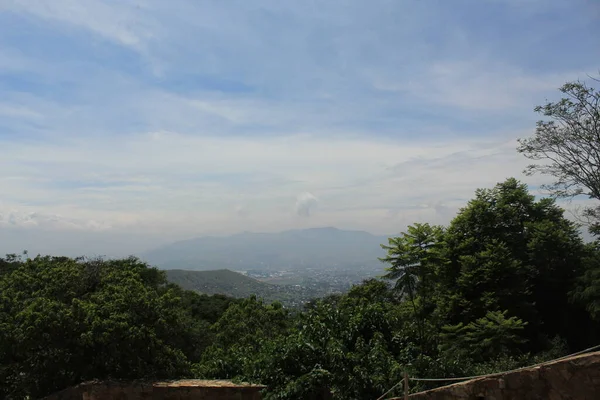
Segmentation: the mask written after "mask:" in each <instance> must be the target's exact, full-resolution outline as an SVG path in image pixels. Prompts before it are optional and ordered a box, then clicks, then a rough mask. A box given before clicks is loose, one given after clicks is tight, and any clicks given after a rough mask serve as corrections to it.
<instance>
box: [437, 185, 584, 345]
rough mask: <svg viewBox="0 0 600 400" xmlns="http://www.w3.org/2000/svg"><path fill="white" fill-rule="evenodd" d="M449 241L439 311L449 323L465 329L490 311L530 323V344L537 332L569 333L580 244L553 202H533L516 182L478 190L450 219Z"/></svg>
mask: <svg viewBox="0 0 600 400" xmlns="http://www.w3.org/2000/svg"><path fill="white" fill-rule="evenodd" d="M446 242H447V245H448V254H449V258H450V263H449V265H448V268H445V269H444V270H443V271H442V273H441V279H442V282H443V285H444V287H445V290H444V292H446V293H447V294H446V297H447V298H446V299H445V300H444V301H443V302H442V306H443V307H447V309H448V310H447V315H448V316H449V318H450V321H449V322H451V323H453V324H456V323H463V324H468V323H470V322H473V321H475V320H476V319H478V318H482V317H484V316H485V315H486V313H487V312H488V311H505V310H508V316H509V317H512V316H516V317H518V318H520V319H523V320H524V321H527V322H528V325H527V328H526V330H527V332H528V334H529V335H532V336H531V337H530V338H531V339H535V338H534V336H536V335H537V332H542V333H544V334H546V335H547V336H553V335H557V334H560V335H566V334H568V333H569V332H568V331H569V329H568V328H567V327H568V326H569V325H570V323H572V322H573V319H572V318H573V317H574V316H575V315H576V313H574V312H573V309H572V307H571V306H570V305H569V303H568V293H569V291H570V290H571V289H572V287H573V285H574V281H575V277H576V276H577V275H578V273H579V268H580V266H581V263H582V257H583V243H582V241H581V239H580V237H579V235H578V232H577V227H576V226H575V224H573V223H572V222H571V221H569V220H567V219H566V218H565V217H564V216H563V210H561V209H560V208H559V207H558V206H557V205H556V204H555V203H554V201H553V200H552V199H541V200H538V201H536V200H535V198H534V196H533V195H531V194H530V193H529V192H528V190H527V186H526V185H524V184H522V183H520V182H519V181H517V180H516V179H514V178H510V179H507V180H506V181H505V182H502V183H499V184H497V185H496V186H495V187H494V188H493V189H480V190H478V191H477V192H476V196H475V199H473V200H471V201H470V202H469V204H468V205H467V206H466V207H465V208H463V209H462V210H461V211H460V212H459V214H458V215H457V216H456V218H455V219H454V220H453V221H452V222H451V224H450V226H449V227H448V230H447V235H446ZM542 341H543V340H542ZM533 343H534V344H535V343H538V344H540V345H542V344H541V341H535V340H534V341H533Z"/></svg>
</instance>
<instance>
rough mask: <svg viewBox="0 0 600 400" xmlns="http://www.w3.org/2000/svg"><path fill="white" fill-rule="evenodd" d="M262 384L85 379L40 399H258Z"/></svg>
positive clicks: (259, 398)
mask: <svg viewBox="0 0 600 400" xmlns="http://www.w3.org/2000/svg"><path fill="white" fill-rule="evenodd" d="M263 388H264V386H260V385H249V384H235V383H232V382H230V381H210V380H181V381H171V382H99V381H93V382H85V383H82V384H80V385H77V386H74V387H71V388H68V389H65V390H63V391H61V392H58V393H55V394H53V395H50V396H48V397H45V398H44V399H43V400H261V394H260V391H261V390H262V389H263Z"/></svg>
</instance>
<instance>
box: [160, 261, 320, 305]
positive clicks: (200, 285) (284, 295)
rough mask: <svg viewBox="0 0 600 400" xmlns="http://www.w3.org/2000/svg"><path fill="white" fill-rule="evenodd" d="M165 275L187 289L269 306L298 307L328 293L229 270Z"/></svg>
mask: <svg viewBox="0 0 600 400" xmlns="http://www.w3.org/2000/svg"><path fill="white" fill-rule="evenodd" d="M165 273H166V276H167V280H168V281H169V282H172V283H175V284H177V285H179V286H181V287H182V288H183V289H186V290H193V291H195V292H198V293H202V294H208V295H212V294H221V295H225V296H230V297H235V298H244V297H249V296H252V295H255V296H257V297H259V298H262V299H264V300H265V301H266V302H268V303H271V302H274V301H279V302H281V303H282V304H283V305H284V306H287V307H298V306H300V305H301V304H303V303H304V302H306V301H308V300H310V299H312V298H315V297H322V296H323V295H324V294H326V293H328V291H327V288H323V289H321V290H319V289H316V288H314V289H313V288H307V287H301V286H300V285H297V286H296V285H273V284H270V283H266V282H261V281H259V280H256V279H253V278H250V277H248V276H245V275H242V274H240V273H238V272H234V271H230V270H228V269H221V270H214V271H186V270H181V269H170V270H166V271H165Z"/></svg>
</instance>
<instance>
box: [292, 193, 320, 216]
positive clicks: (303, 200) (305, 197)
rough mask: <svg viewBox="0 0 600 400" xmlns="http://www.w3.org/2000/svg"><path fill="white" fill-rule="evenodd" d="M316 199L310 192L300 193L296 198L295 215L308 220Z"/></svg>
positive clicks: (315, 205)
mask: <svg viewBox="0 0 600 400" xmlns="http://www.w3.org/2000/svg"><path fill="white" fill-rule="evenodd" d="M317 204H318V199H317V198H316V197H315V195H313V194H312V193H310V192H304V193H300V194H299V195H298V197H297V198H296V214H298V215H299V216H300V217H304V218H308V217H310V216H311V215H312V213H314V210H315V208H316V207H317Z"/></svg>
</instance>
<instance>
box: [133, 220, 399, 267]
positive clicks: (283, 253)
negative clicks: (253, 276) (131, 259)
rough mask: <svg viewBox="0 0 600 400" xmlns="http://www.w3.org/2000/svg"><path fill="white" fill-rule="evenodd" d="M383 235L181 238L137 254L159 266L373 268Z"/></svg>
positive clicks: (325, 231) (324, 232)
mask: <svg viewBox="0 0 600 400" xmlns="http://www.w3.org/2000/svg"><path fill="white" fill-rule="evenodd" d="M382 243H387V236H376V235H372V234H370V233H368V232H363V231H346V230H340V229H336V228H313V229H304V230H290V231H285V232H280V233H249V232H245V233H240V234H237V235H232V236H227V237H201V238H196V239H190V240H185V241H180V242H176V243H173V244H171V245H167V246H164V247H161V248H158V249H155V250H151V251H148V252H145V253H143V254H141V258H142V259H144V260H145V261H148V262H149V263H150V264H152V265H156V266H157V267H159V268H161V269H175V268H177V269H186V270H214V269H217V268H219V269H220V268H227V269H232V270H238V271H246V270H261V269H263V270H299V269H308V268H330V269H334V268H340V269H341V268H343V269H355V268H365V267H367V268H371V267H373V268H376V267H381V264H380V263H379V261H378V260H377V258H378V257H382V256H383V255H384V251H383V250H382V249H381V246H380V245H381V244H382Z"/></svg>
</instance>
